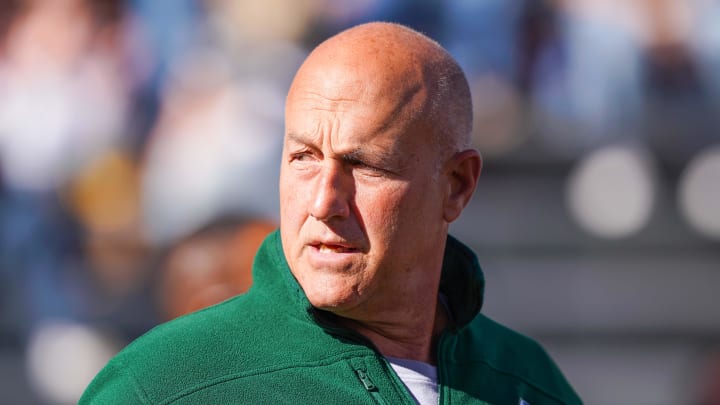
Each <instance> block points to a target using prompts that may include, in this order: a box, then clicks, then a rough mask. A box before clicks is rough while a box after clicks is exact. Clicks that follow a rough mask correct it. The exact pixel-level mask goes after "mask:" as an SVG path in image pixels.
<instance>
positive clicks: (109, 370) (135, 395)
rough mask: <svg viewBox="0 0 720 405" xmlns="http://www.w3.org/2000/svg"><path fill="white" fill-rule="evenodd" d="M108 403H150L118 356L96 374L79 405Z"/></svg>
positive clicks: (112, 404)
mask: <svg viewBox="0 0 720 405" xmlns="http://www.w3.org/2000/svg"><path fill="white" fill-rule="evenodd" d="M106 404H108V405H115V404H117V405H120V404H150V401H149V400H148V398H147V395H146V394H145V392H144V390H143V389H142V387H141V386H140V384H139V383H138V381H137V379H136V378H135V377H134V376H133V374H132V371H131V370H130V369H129V368H128V367H125V366H124V365H123V364H122V362H121V361H120V359H118V358H115V359H113V360H111V361H110V363H108V364H107V366H105V368H103V369H102V370H101V371H100V373H99V374H98V375H97V376H95V378H94V379H93V380H92V382H91V383H90V385H89V386H88V387H87V388H86V389H85V392H84V393H83V395H82V397H81V398H80V401H79V402H78V405H106Z"/></svg>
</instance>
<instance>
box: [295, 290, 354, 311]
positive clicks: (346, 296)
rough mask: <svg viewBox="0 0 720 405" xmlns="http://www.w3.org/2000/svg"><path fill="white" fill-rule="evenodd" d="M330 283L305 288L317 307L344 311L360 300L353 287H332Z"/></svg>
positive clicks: (311, 301) (324, 309)
mask: <svg viewBox="0 0 720 405" xmlns="http://www.w3.org/2000/svg"><path fill="white" fill-rule="evenodd" d="M328 284H329V283H318V284H316V285H315V286H314V287H309V288H305V287H303V290H304V291H305V295H306V296H307V298H308V301H310V304H311V305H312V306H314V307H315V308H318V309H322V310H323V311H329V312H334V313H338V312H343V311H345V310H347V309H349V308H351V307H353V306H354V304H355V303H356V302H357V300H358V296H357V294H355V293H354V291H353V289H351V288H346V287H332V286H330V285H328Z"/></svg>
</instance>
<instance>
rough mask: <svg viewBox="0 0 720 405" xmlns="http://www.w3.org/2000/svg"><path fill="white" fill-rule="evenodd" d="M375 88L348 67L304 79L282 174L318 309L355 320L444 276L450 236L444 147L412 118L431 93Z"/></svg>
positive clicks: (294, 95)
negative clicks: (440, 161)
mask: <svg viewBox="0 0 720 405" xmlns="http://www.w3.org/2000/svg"><path fill="white" fill-rule="evenodd" d="M375 87H377V86H375V85H374V84H372V85H368V84H367V83H366V82H364V81H363V80H361V79H357V80H354V79H352V78H350V79H348V76H347V72H344V71H341V72H337V71H336V72H334V73H333V72H330V73H328V72H323V73H322V74H317V75H308V74H306V75H305V79H304V80H297V79H296V83H295V84H294V85H293V88H292V90H291V92H290V94H289V96H288V100H287V106H286V116H285V119H286V122H285V124H286V134H285V143H284V148H283V158H282V166H281V172H280V211H281V212H280V215H281V220H280V221H281V224H280V229H281V237H282V243H283V249H284V253H285V256H286V258H287V261H288V263H289V265H290V268H291V270H292V273H293V275H294V276H295V278H296V279H297V280H298V282H299V283H300V285H301V286H302V288H303V290H304V291H305V293H306V295H307V297H308V299H309V300H310V302H311V303H312V304H313V305H314V306H315V307H318V308H321V309H325V310H329V311H332V312H335V313H337V314H339V315H344V316H348V317H350V318H356V319H358V318H362V317H363V316H366V315H367V314H368V313H370V312H371V311H373V310H377V309H378V308H385V307H387V306H389V305H402V303H403V297H408V294H410V293H411V291H414V292H412V293H413V294H417V289H419V288H423V287H424V286H425V285H426V284H425V283H427V282H428V280H429V279H432V276H430V274H432V273H438V274H439V272H438V271H437V270H439V266H440V265H441V259H442V251H443V248H444V242H445V235H446V232H447V223H446V222H445V221H444V219H443V208H442V207H443V201H444V200H445V197H446V193H447V190H448V186H447V184H446V183H447V181H445V180H444V179H445V177H444V176H443V175H441V174H439V173H438V170H437V167H438V166H437V164H438V159H439V158H438V156H437V148H436V147H434V146H435V145H433V143H432V142H431V139H432V136H431V134H430V133H429V131H428V129H427V128H426V126H425V125H422V124H421V123H419V122H418V120H415V121H414V122H412V120H407V119H406V118H407V117H410V116H411V115H412V113H413V112H414V111H416V110H417V109H418V108H419V104H420V103H421V102H423V100H424V97H425V94H424V92H423V91H422V90H417V89H416V88H415V89H412V90H408V89H405V90H403V89H401V90H400V91H398V92H395V93H389V92H387V91H383V89H380V90H379V89H377V88H375ZM438 252H439V254H438ZM429 269H432V271H429ZM428 293H429V292H428ZM405 305H407V302H405Z"/></svg>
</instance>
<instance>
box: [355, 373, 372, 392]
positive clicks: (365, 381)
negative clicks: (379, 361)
mask: <svg viewBox="0 0 720 405" xmlns="http://www.w3.org/2000/svg"><path fill="white" fill-rule="evenodd" d="M355 372H356V373H357V375H358V378H360V381H361V382H362V383H363V385H364V386H365V389H366V390H368V391H375V389H377V387H376V386H375V384H373V382H372V380H370V377H368V375H367V373H366V372H365V371H364V370H359V369H358V370H355Z"/></svg>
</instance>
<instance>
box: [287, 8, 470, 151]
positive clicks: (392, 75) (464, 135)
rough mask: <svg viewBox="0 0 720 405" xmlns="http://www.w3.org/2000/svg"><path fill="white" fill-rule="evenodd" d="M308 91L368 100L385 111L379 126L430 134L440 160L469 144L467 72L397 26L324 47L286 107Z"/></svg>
mask: <svg viewBox="0 0 720 405" xmlns="http://www.w3.org/2000/svg"><path fill="white" fill-rule="evenodd" d="M303 92H305V93H307V92H310V93H313V92H317V93H320V92H324V94H331V96H330V98H331V99H333V100H335V101H341V100H343V99H351V98H357V97H365V98H366V99H368V100H371V102H372V104H374V105H376V106H377V107H378V108H377V109H376V110H375V111H376V112H378V111H380V112H385V113H386V115H385V116H384V117H382V118H383V119H382V120H380V122H379V123H378V125H381V126H382V125H384V126H388V127H389V126H392V125H398V124H399V125H400V126H402V127H411V126H415V125H422V126H423V127H424V128H426V129H427V130H429V131H428V132H429V134H430V135H431V137H430V138H429V139H428V141H429V142H433V143H434V144H435V145H436V146H437V147H438V149H437V150H438V151H440V152H441V153H440V156H439V157H445V156H447V154H448V153H452V152H455V151H458V150H462V149H465V148H467V147H468V146H469V143H470V132H471V129H472V103H471V98H470V91H469V88H468V84H467V80H466V78H465V75H464V74H463V72H462V70H461V69H460V67H459V66H458V64H457V62H456V61H455V60H454V59H453V58H452V56H450V54H449V53H448V52H447V51H445V49H443V48H442V47H441V46H440V45H439V44H438V43H437V42H435V41H433V40H432V39H430V38H428V37H426V36H425V35H423V34H421V33H419V32H417V31H414V30H412V29H410V28H407V27H405V26H402V25H399V24H393V23H383V22H375V23H368V24H363V25H359V26H356V27H353V28H350V29H348V30H346V31H343V32H341V33H339V34H337V35H335V36H334V37H331V38H330V39H328V40H326V41H325V42H323V43H322V44H320V45H319V46H318V47H317V48H315V50H313V52H312V53H311V54H310V56H309V57H308V58H307V59H306V61H305V63H303V65H302V67H301V68H300V70H299V71H298V73H297V75H296V77H295V80H294V81H293V84H292V86H291V88H290V92H289V94H288V103H291V102H292V101H293V99H294V98H295V96H297V95H298V93H303ZM422 132H425V131H422Z"/></svg>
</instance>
